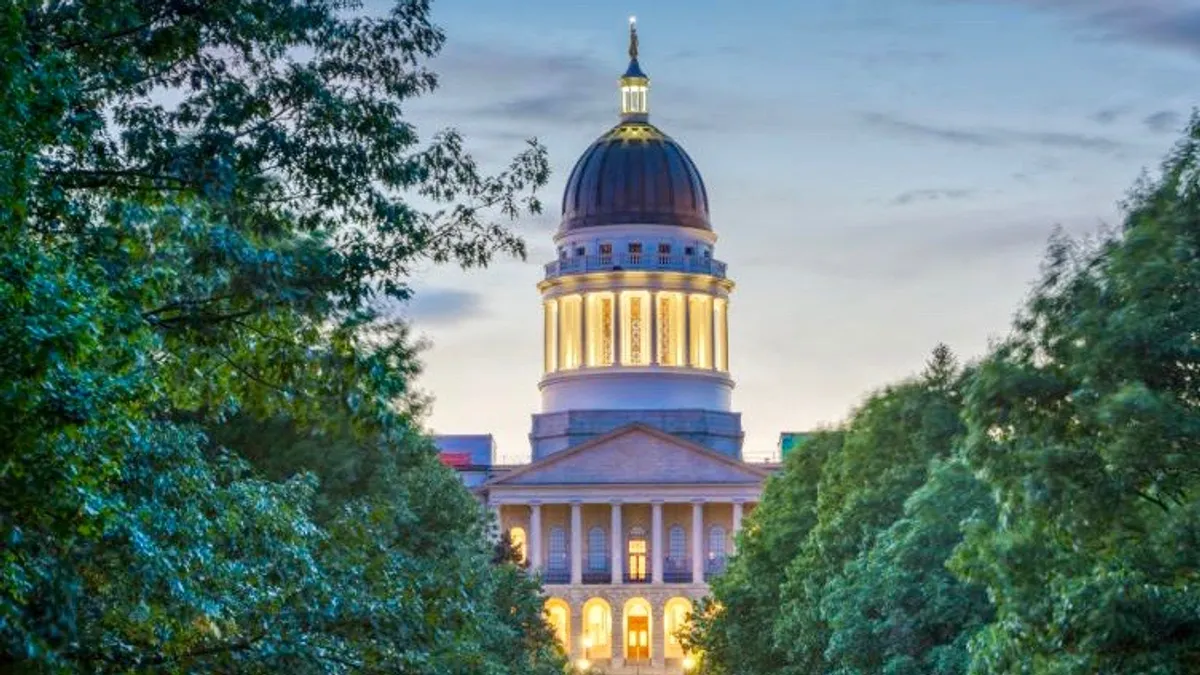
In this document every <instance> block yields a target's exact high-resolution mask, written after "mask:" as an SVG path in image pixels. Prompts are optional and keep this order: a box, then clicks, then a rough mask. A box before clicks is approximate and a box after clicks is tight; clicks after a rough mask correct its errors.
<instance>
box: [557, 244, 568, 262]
mask: <svg viewBox="0 0 1200 675" xmlns="http://www.w3.org/2000/svg"><path fill="white" fill-rule="evenodd" d="M558 257H559V259H560V260H566V259H567V247H566V246H559V247H558Z"/></svg>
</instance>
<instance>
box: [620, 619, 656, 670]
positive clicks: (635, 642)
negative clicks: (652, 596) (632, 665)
mask: <svg viewBox="0 0 1200 675" xmlns="http://www.w3.org/2000/svg"><path fill="white" fill-rule="evenodd" d="M625 659H626V660H629V661H648V660H649V659H650V617H648V616H631V617H629V633H628V635H626V636H625Z"/></svg>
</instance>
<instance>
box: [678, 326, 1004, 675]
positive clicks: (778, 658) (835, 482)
mask: <svg viewBox="0 0 1200 675" xmlns="http://www.w3.org/2000/svg"><path fill="white" fill-rule="evenodd" d="M968 380H969V375H967V374H966V373H964V372H963V370H962V369H961V368H960V367H959V366H958V365H957V364H956V362H955V360H954V358H953V356H952V354H951V353H950V351H949V350H948V349H947V348H945V347H944V346H939V347H938V348H937V349H936V350H935V351H934V354H933V357H932V359H931V360H930V363H929V365H928V367H927V369H926V371H925V373H924V374H923V375H922V376H921V377H919V378H915V379H912V380H909V381H906V382H903V383H900V384H898V385H895V386H892V387H889V388H887V389H884V390H882V391H880V392H878V393H876V394H875V395H873V396H872V397H870V398H869V399H868V400H867V401H866V402H865V403H864V404H863V405H862V407H861V408H859V409H858V410H857V411H856V412H855V414H854V415H853V416H852V418H851V419H850V420H849V422H847V423H846V424H845V425H844V426H843V428H841V429H838V430H834V431H826V432H822V433H820V434H817V435H816V436H815V437H814V439H813V440H812V441H810V442H809V443H808V444H806V445H805V446H803V447H802V448H801V449H799V450H797V451H796V453H794V454H793V455H792V456H791V457H789V458H788V461H787V463H786V465H785V468H784V471H783V473H782V475H780V476H778V477H776V478H773V479H772V480H771V481H770V483H769V484H768V487H767V490H766V491H765V494H764V497H763V500H762V502H761V504H760V506H759V507H758V508H757V509H756V510H755V511H754V512H753V513H752V515H751V517H750V518H749V519H748V521H747V522H748V525H747V529H746V531H745V532H744V534H743V535H742V537H741V539H740V540H739V549H738V555H737V557H736V558H735V559H734V560H733V561H732V563H731V565H730V567H729V569H728V571H727V572H726V574H725V575H724V576H723V577H722V578H721V579H719V580H717V581H716V583H715V584H714V587H713V594H712V598H711V599H710V600H709V601H708V602H707V603H706V604H705V605H702V607H701V609H700V611H699V612H698V615H699V616H698V617H697V620H696V621H695V622H694V623H695V626H694V630H693V635H692V640H693V643H694V644H695V645H696V647H698V648H700V649H703V650H704V651H705V658H704V662H703V663H704V669H705V671H706V672H710V673H737V674H742V673H746V674H750V673H764V674H765V673H781V672H782V673H809V672H839V673H859V672H861V673H875V672H895V673H904V672H954V670H953V668H954V664H955V663H961V662H962V661H963V660H964V659H965V639H963V633H964V632H966V633H967V634H969V632H970V631H972V630H973V628H974V627H975V626H977V625H979V624H980V623H981V621H982V620H983V617H986V616H987V612H988V606H987V602H986V600H985V599H983V597H982V593H981V591H980V590H979V589H968V588H966V587H964V585H963V584H962V583H961V582H959V581H958V580H957V579H955V578H954V577H953V576H951V575H950V573H949V572H948V571H947V570H946V569H945V568H944V566H943V565H942V563H943V562H944V560H945V558H946V556H948V555H949V552H950V550H951V549H952V548H953V546H954V545H955V544H957V542H958V539H959V537H960V534H959V532H960V530H959V521H960V520H961V519H963V518H968V517H972V516H978V517H983V518H986V517H987V509H986V504H987V501H988V500H987V496H986V493H985V492H984V491H982V490H981V489H980V488H979V487H977V486H974V481H973V479H972V478H971V477H970V476H969V475H964V472H963V470H962V469H961V467H960V466H958V465H956V464H947V465H944V466H943V465H942V464H939V463H938V462H939V460H947V459H948V458H950V457H951V456H952V455H953V453H954V450H955V448H956V446H957V444H958V443H959V441H960V440H961V437H962V432H963V427H962V424H961V421H960V419H959V409H960V407H961V389H962V387H963V385H964V383H965V382H966V381H968ZM931 462H932V463H933V464H932V466H935V467H938V468H937V470H936V471H934V472H933V473H932V478H931V471H930V467H931ZM927 480H928V481H929V482H928V483H927V482H926V481H927ZM964 488H969V489H967V491H966V492H962V490H963V489H964ZM914 493H915V494H914ZM884 586H886V587H884ZM946 612H951V613H952V614H950V615H945V614H944V613H946ZM939 669H940V670H939Z"/></svg>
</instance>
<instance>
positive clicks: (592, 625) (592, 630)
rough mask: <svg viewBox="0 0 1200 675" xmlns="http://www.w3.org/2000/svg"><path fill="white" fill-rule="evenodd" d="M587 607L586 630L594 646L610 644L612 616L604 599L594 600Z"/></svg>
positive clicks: (589, 640)
mask: <svg viewBox="0 0 1200 675" xmlns="http://www.w3.org/2000/svg"><path fill="white" fill-rule="evenodd" d="M588 604H589V605H590V606H589V607H588V608H587V628H586V629H585V630H584V632H585V633H586V637H587V638H588V642H590V643H591V646H592V647H603V646H605V645H607V644H608V638H609V636H610V635H612V617H611V615H610V613H609V611H608V605H605V604H604V602H603V601H592V602H589V603H588Z"/></svg>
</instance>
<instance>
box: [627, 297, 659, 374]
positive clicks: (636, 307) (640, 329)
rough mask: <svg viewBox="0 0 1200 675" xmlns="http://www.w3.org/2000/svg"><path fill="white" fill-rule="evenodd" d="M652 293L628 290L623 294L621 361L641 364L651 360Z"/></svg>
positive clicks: (633, 364) (634, 364)
mask: <svg viewBox="0 0 1200 675" xmlns="http://www.w3.org/2000/svg"><path fill="white" fill-rule="evenodd" d="M649 305H650V294H649V293H647V292H645V291H626V292H624V293H622V294H621V363H623V364H625V365H632V366H641V365H646V364H647V363H649V362H650V326H649V325H647V324H646V321H647V320H648V319H650V318H652V316H653V315H652V314H651V308H650V306H649Z"/></svg>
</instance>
